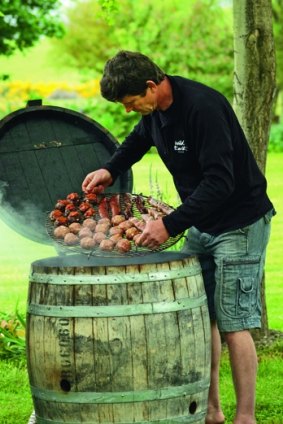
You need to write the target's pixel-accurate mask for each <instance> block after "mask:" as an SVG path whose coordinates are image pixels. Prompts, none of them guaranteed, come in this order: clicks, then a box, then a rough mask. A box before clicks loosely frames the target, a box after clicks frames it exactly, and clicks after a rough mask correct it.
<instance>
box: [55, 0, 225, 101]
mask: <svg viewBox="0 0 283 424" xmlns="http://www.w3.org/2000/svg"><path fill="white" fill-rule="evenodd" d="M100 4H102V6H103V7H104V9H103V10H105V9H106V13H107V15H106V16H107V20H105V19H104V15H103V14H102V13H101V8H100V5H99V4H98V2H97V0H78V1H77V2H76V3H74V5H73V7H71V8H69V12H68V20H67V22H66V27H67V28H66V36H65V37H64V38H63V39H62V40H60V41H59V42H58V43H57V44H61V45H62V48H61V49H64V52H66V51H67V52H68V53H69V55H70V56H71V57H72V58H74V59H75V61H76V63H77V66H78V67H79V68H90V69H93V70H95V71H96V72H97V73H99V74H100V73H101V71H102V69H103V67H104V64H105V61H106V60H107V59H109V58H110V57H111V56H113V55H114V54H115V53H116V52H117V51H118V50H119V49H126V50H134V51H140V52H142V53H144V54H146V55H148V56H150V57H151V58H152V59H153V60H155V61H156V62H157V63H158V64H159V65H160V66H161V67H162V68H163V69H164V70H165V71H166V72H167V73H171V74H174V73H181V74H182V75H184V76H185V75H186V76H188V77H189V78H192V79H198V80H200V81H202V82H204V83H206V84H208V85H211V86H213V87H215V88H218V89H219V90H220V91H222V92H224V93H225V94H226V95H227V96H228V97H229V98H230V99H231V100H232V95H233V93H232V80H233V43H232V41H233V34H232V25H231V22H230V15H229V14H228V19H227V12H226V9H223V8H221V7H220V6H219V5H218V2H217V1H216V0H155V1H154V2H152V1H151V0H143V1H140V2H138V1H135V0H119V2H118V1H116V2H115V0H100ZM90 10H91V11H92V13H90ZM184 11H185V13H184ZM109 16H110V17H111V21H110V24H109V19H110V18H109ZM231 20H232V14H231ZM203 22H205V25H203ZM111 23H112V24H111ZM212 38H213V42H211V39H212ZM229 46H230V47H229Z"/></svg>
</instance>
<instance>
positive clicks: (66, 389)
mask: <svg viewBox="0 0 283 424" xmlns="http://www.w3.org/2000/svg"><path fill="white" fill-rule="evenodd" d="M60 387H61V389H62V390H63V391H64V392H69V391H70V390H71V383H70V382H69V381H68V380H61V381H60Z"/></svg>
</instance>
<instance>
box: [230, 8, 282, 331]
mask: <svg viewBox="0 0 283 424" xmlns="http://www.w3.org/2000/svg"><path fill="white" fill-rule="evenodd" d="M233 11H234V49H235V55H234V57H235V65H234V109H235V111H236V113H237V115H238V118H239V120H240V122H241V125H242V127H243V130H244V132H245V134H246V137H247V139H248V141H249V144H250V146H251V149H252V150H253V152H254V155H255V158H256V160H257V162H258V164H259V167H260V168H261V170H262V171H263V173H264V172H265V165H266V156H267V146H268V140H269V131H270V125H271V115H272V106H273V100H274V95H275V88H276V78H275V48H274V40H273V31H272V5H271V0H257V1H254V0H234V2H233ZM262 305H263V316H262V332H263V333H264V334H266V333H267V330H268V321H267V312H266V302H265V287H264V280H263V284H262Z"/></svg>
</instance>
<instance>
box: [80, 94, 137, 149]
mask: <svg viewBox="0 0 283 424" xmlns="http://www.w3.org/2000/svg"><path fill="white" fill-rule="evenodd" d="M83 112H84V113H85V114H86V115H88V116H90V117H91V118H92V119H94V120H95V121H97V122H99V123H100V124H101V125H102V126H103V127H104V128H107V130H108V131H109V132H110V133H111V134H113V136H114V137H115V138H116V139H117V140H118V141H119V142H122V141H123V140H124V138H125V137H126V136H127V135H128V134H129V133H130V131H131V130H132V129H133V127H134V125H135V124H136V123H137V122H138V121H139V119H140V116H139V115H138V114H136V113H129V114H126V112H125V109H124V107H123V106H122V105H121V104H116V103H111V102H107V101H106V100H104V99H102V98H97V99H94V100H93V101H89V102H88V103H87V104H85V105H84V107H83Z"/></svg>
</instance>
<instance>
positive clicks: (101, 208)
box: [98, 197, 109, 219]
mask: <svg viewBox="0 0 283 424" xmlns="http://www.w3.org/2000/svg"><path fill="white" fill-rule="evenodd" d="M98 213H99V216H100V218H108V219H109V213H108V200H107V197H103V198H102V199H101V200H100V202H99V204H98Z"/></svg>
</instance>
